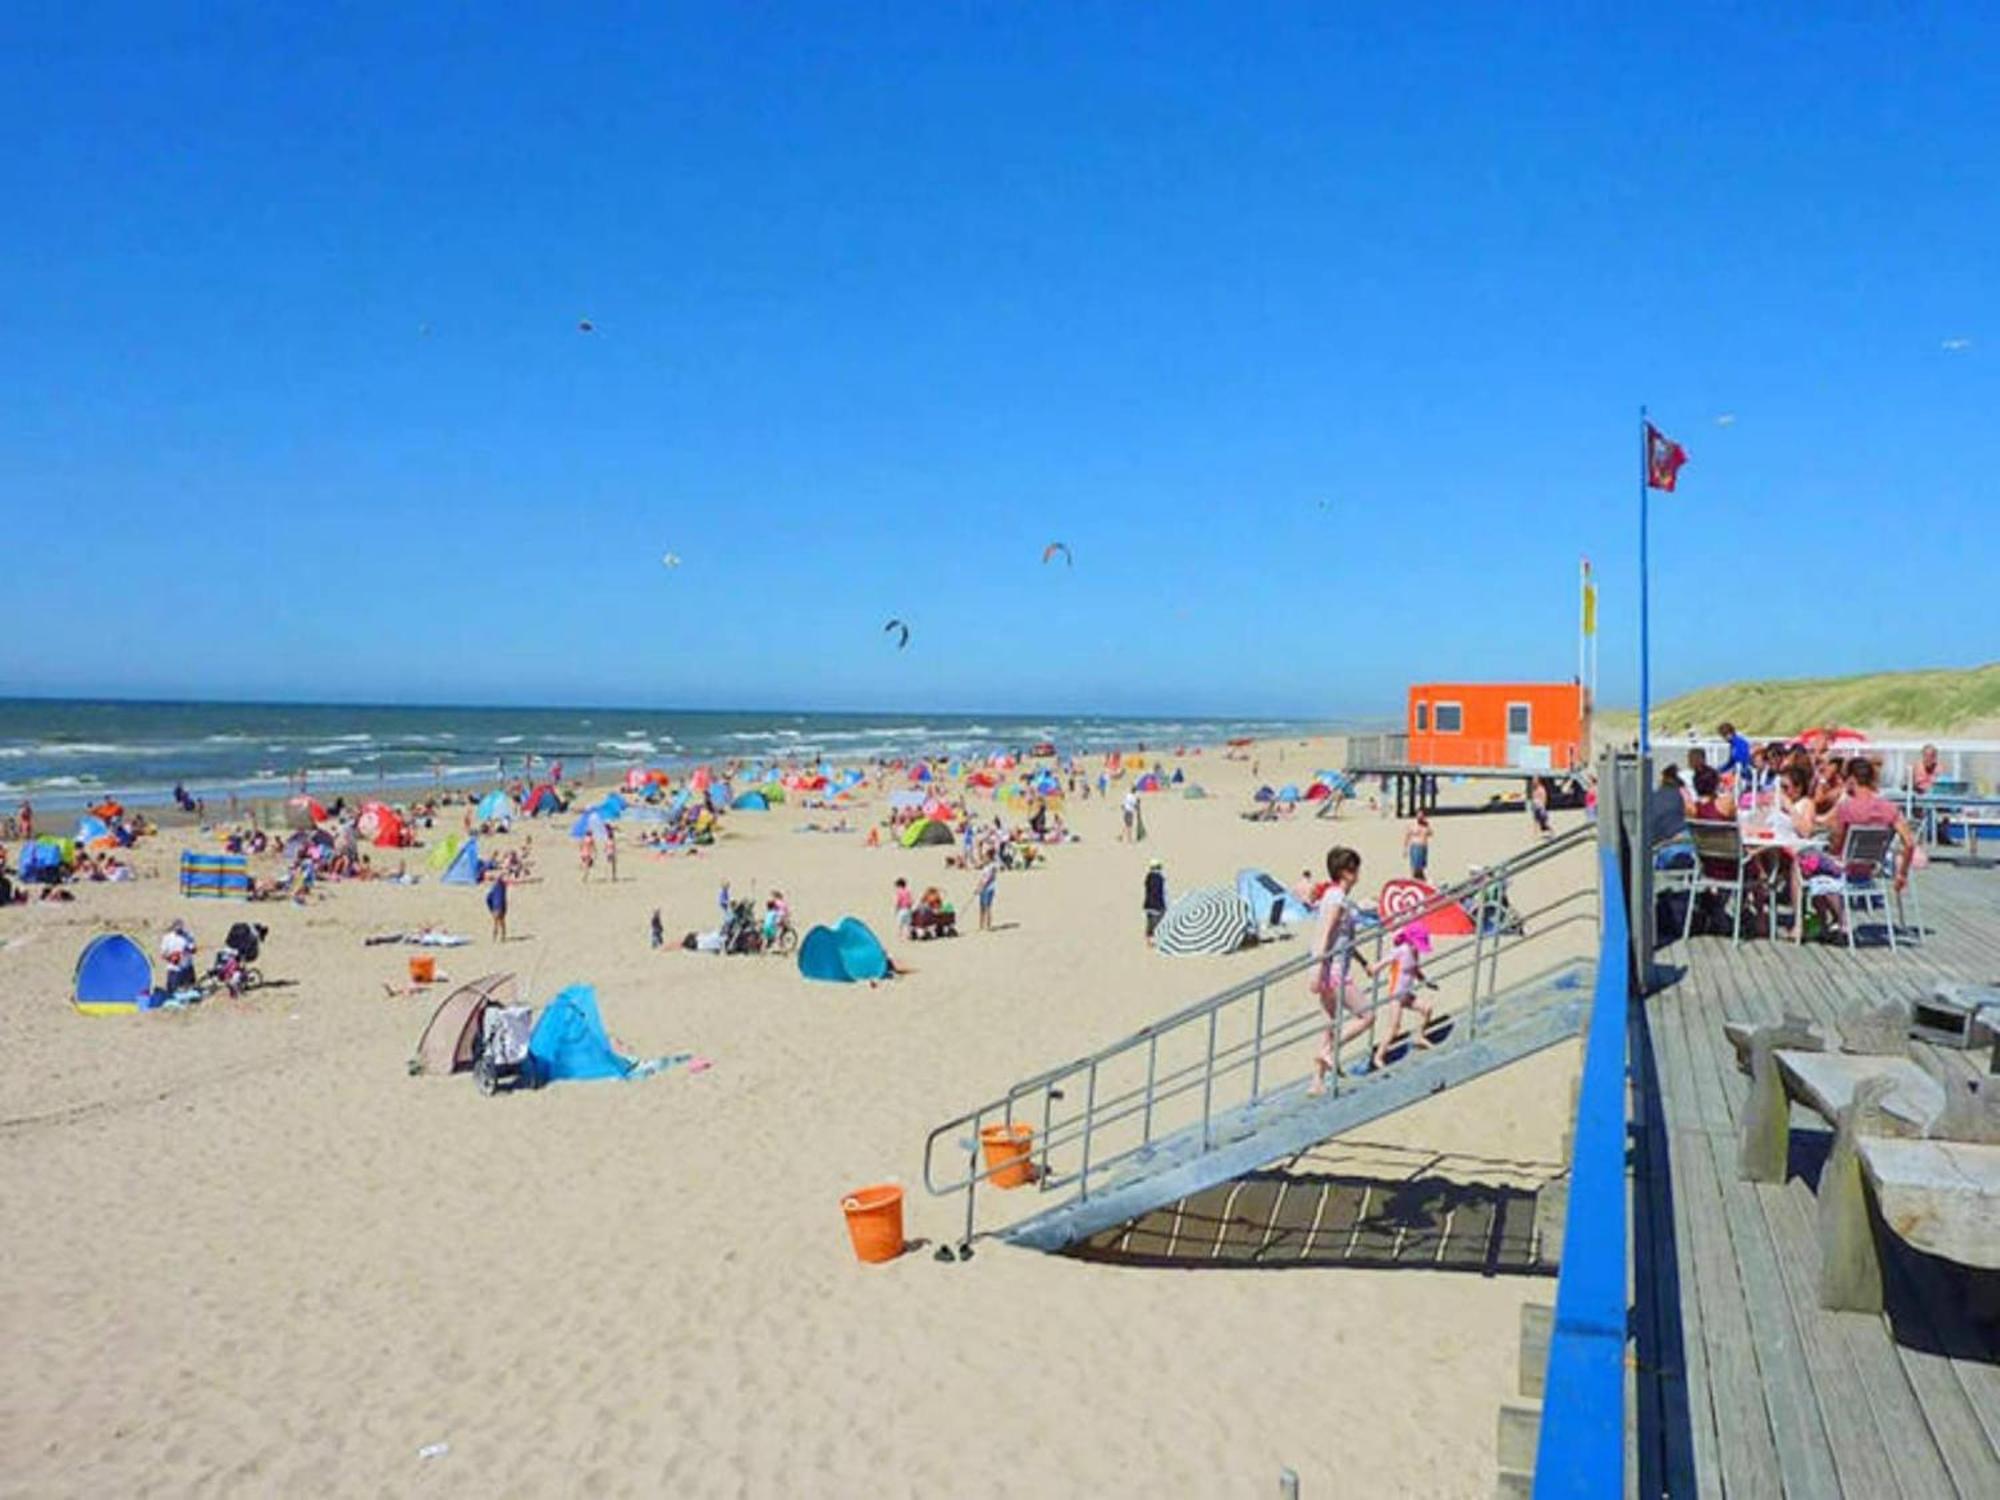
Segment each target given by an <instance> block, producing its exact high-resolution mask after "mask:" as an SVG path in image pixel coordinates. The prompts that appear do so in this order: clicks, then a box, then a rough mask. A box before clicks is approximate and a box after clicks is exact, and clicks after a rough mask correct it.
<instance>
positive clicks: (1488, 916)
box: [1465, 865, 1527, 937]
mask: <svg viewBox="0 0 2000 1500" xmlns="http://www.w3.org/2000/svg"><path fill="white" fill-rule="evenodd" d="M1484 874H1485V869H1484V867H1483V866H1480V865H1474V866H1473V867H1472V870H1471V873H1470V874H1469V875H1468V876H1467V879H1469V880H1479V879H1480V878H1481V877H1482V876H1484ZM1465 906H1466V909H1467V911H1468V912H1470V913H1471V916H1472V920H1473V921H1474V922H1475V923H1476V924H1478V927H1479V930H1480V931H1481V932H1483V933H1485V934H1486V935H1487V936H1488V937H1519V936H1520V935H1521V934H1522V933H1523V932H1525V931H1526V930H1527V924H1526V923H1524V922H1523V921H1522V920H1521V916H1520V913H1518V912H1516V911H1515V910H1514V903H1513V902H1512V901H1511V900H1509V899H1508V896H1507V882H1506V880H1505V879H1504V878H1501V879H1494V880H1486V881H1485V882H1484V883H1483V884H1482V885H1481V886H1480V889H1479V893H1478V894H1477V895H1475V896H1473V897H1471V898H1470V899H1469V900H1467V901H1466V903H1465Z"/></svg>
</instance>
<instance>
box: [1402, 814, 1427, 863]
mask: <svg viewBox="0 0 2000 1500" xmlns="http://www.w3.org/2000/svg"><path fill="white" fill-rule="evenodd" d="M1403 849H1404V851H1405V852H1406V853H1408V855H1409V856H1410V879H1412V880H1422V879H1423V878H1424V871H1425V870H1427V869H1429V868H1430V863H1431V817H1430V814H1429V813H1427V812H1425V811H1424V810H1423V809H1422V808H1418V809H1417V817H1416V821H1415V822H1413V823H1411V824H1410V826H1409V827H1408V828H1406V829H1404V830H1403Z"/></svg>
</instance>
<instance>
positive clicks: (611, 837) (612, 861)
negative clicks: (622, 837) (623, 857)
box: [604, 823, 618, 885]
mask: <svg viewBox="0 0 2000 1500" xmlns="http://www.w3.org/2000/svg"><path fill="white" fill-rule="evenodd" d="M604 868H605V869H607V870H609V871H610V872H611V883H612V884H613V885H616V884H617V883H618V830H617V829H615V828H613V827H612V826H611V825H610V824H609V823H606V824H605V825H604Z"/></svg>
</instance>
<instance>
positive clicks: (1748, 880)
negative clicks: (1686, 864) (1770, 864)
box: [1681, 818, 1757, 946]
mask: <svg viewBox="0 0 2000 1500" xmlns="http://www.w3.org/2000/svg"><path fill="white" fill-rule="evenodd" d="M1687 830H1688V839H1689V840H1690V841H1691V842H1692V843H1693V844H1694V870H1693V872H1692V876H1691V878H1690V880H1689V882H1688V911H1687V922H1686V923H1685V924H1684V925H1683V926H1682V928H1681V941H1682V942H1686V941H1687V938H1688V934H1689V933H1691V932H1693V931H1694V909H1695V907H1696V905H1697V904H1698V903H1699V902H1700V900H1701V893H1702V892H1703V891H1727V892H1729V894H1730V895H1731V897H1732V898H1733V899H1734V902H1735V908H1736V913H1735V926H1734V930H1733V931H1732V933H1731V935H1730V939H1729V941H1730V944H1731V945H1732V946H1734V945H1736V944H1738V943H1741V942H1742V941H1743V907H1744V905H1745V904H1746V903H1747V902H1748V901H1749V899H1750V887H1751V885H1752V882H1753V871H1754V870H1755V869H1756V868H1757V865H1756V860H1757V854H1756V851H1754V850H1749V849H1745V848H1744V847H1743V830H1742V829H1741V828H1738V827H1737V826H1736V824H1735V823H1734V822H1733V821H1724V822H1712V821H1709V820H1707V819H1703V818H1689V819H1688V825H1687ZM1712 865H1713V866H1718V867H1727V868H1729V869H1730V870H1732V871H1734V873H1733V874H1730V875H1719V874H1710V873H1709V867H1710V866H1712Z"/></svg>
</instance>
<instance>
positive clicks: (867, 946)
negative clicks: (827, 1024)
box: [799, 917, 889, 984]
mask: <svg viewBox="0 0 2000 1500" xmlns="http://www.w3.org/2000/svg"><path fill="white" fill-rule="evenodd" d="M799 972H800V973H801V974H803V975H804V976H805V977H806V978H808V979H819V980H824V981H826V982H827V983H829V984H854V983H856V982H858V981H861V980H868V979H886V978H888V977H889V955H888V953H887V952H886V951H885V950H884V949H883V947H882V942H881V940H880V939H879V938H877V937H876V936H875V934H874V933H872V932H870V931H869V930H868V924H867V923H866V922H864V921H862V920H861V919H860V918H858V917H843V918H841V921H840V925H839V926H838V927H815V928H814V929H813V930H812V931H811V932H808V933H807V934H806V937H805V941H804V942H802V943H800V944H799Z"/></svg>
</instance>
